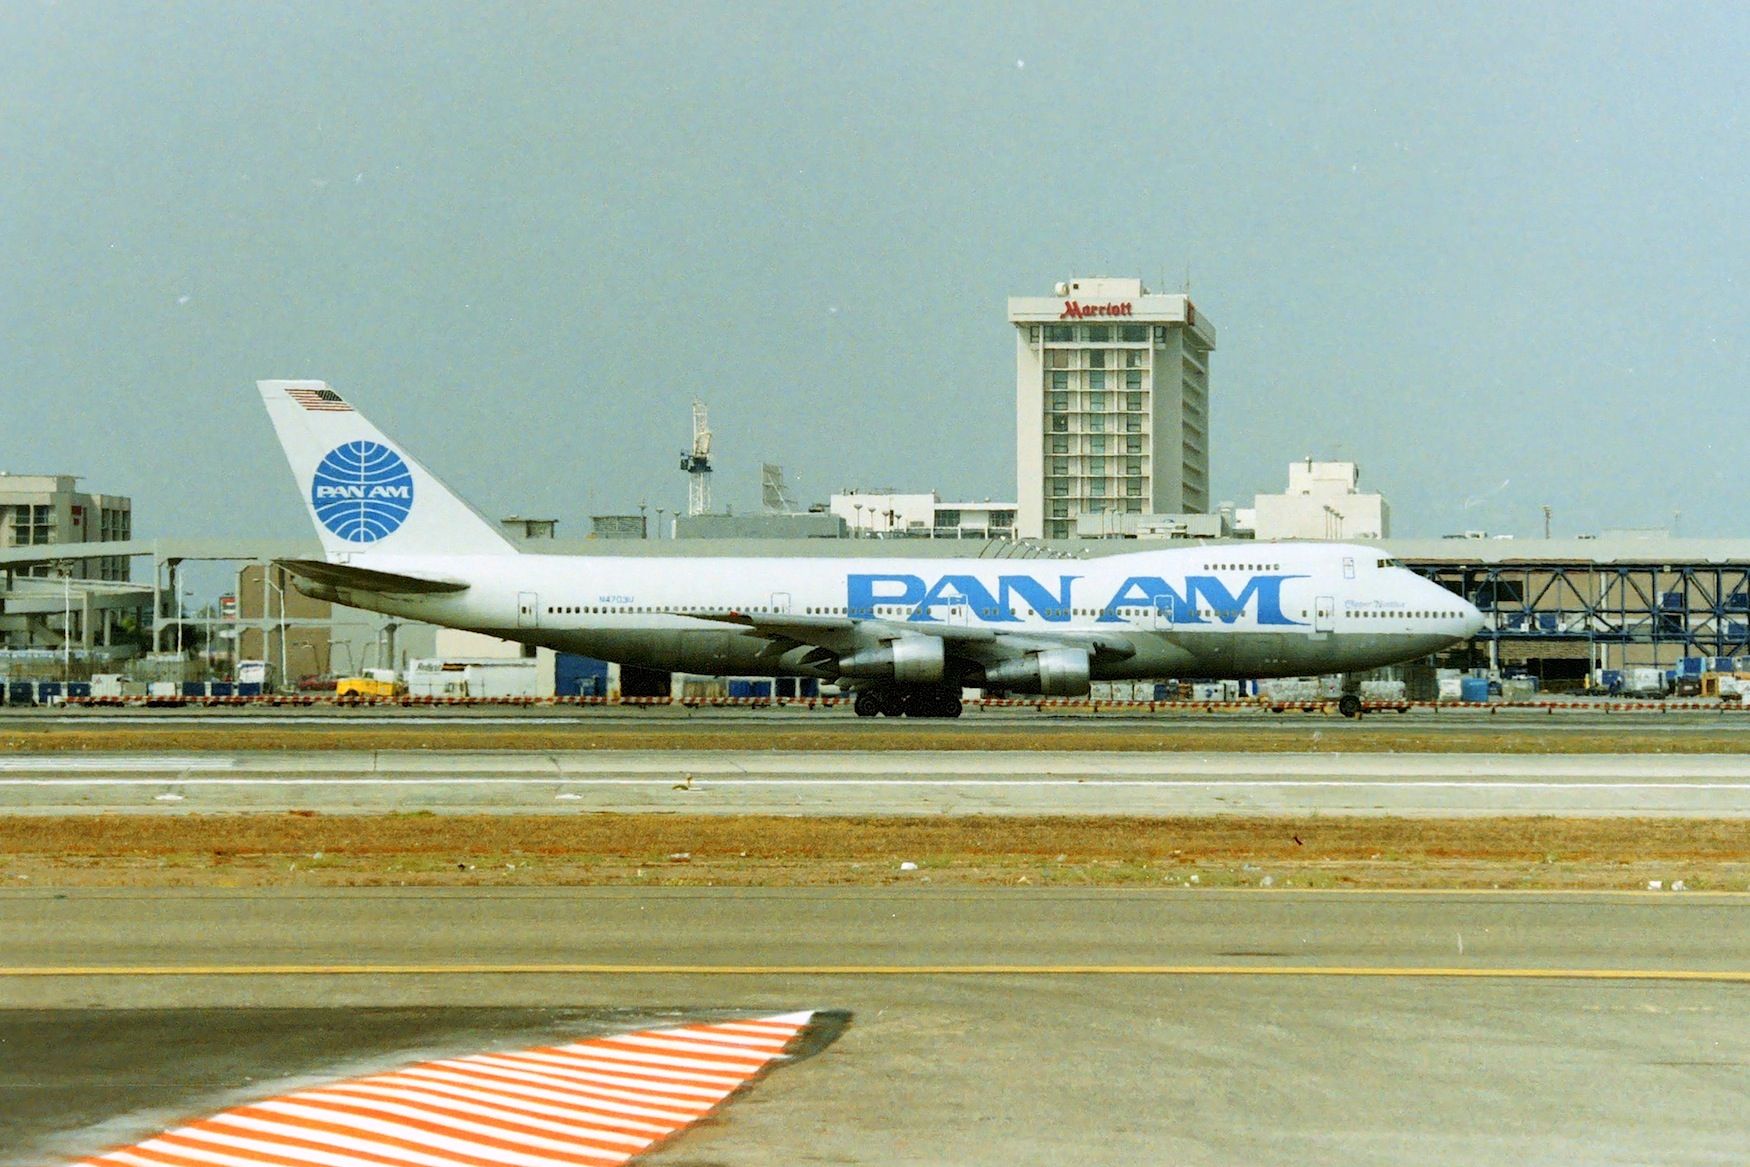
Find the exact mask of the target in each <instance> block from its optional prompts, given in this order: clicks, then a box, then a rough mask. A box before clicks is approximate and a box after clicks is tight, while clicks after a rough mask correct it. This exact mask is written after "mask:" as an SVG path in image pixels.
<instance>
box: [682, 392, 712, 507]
mask: <svg viewBox="0 0 1750 1167" xmlns="http://www.w3.org/2000/svg"><path fill="white" fill-rule="evenodd" d="M681 469H682V470H685V471H686V472H687V514H689V515H703V514H709V513H710V511H711V425H710V422H709V421H708V420H707V419H706V417H705V403H704V402H703V401H700V400H699V399H698V398H696V397H695V398H693V448H692V450H691V451H690V452H685V451H683V452H682V454H681Z"/></svg>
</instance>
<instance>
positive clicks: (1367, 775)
mask: <svg viewBox="0 0 1750 1167" xmlns="http://www.w3.org/2000/svg"><path fill="white" fill-rule="evenodd" d="M300 809H301V810H316V811H322V812H325V813H335V814H342V813H386V812H395V811H403V812H404V811H421V810H429V811H436V812H452V813H456V812H468V813H522V814H540V813H548V814H550V813H564V812H573V811H618V812H639V811H661V812H675V811H681V812H686V813H724V814H748V813H767V814H808V815H883V814H896V815H923V814H943V813H947V814H1023V815H1026V814H1041V815H1044V814H1051V815H1062V814H1088V815H1123V814H1146V815H1187V814H1297V815H1298V814H1314V813H1317V814H1362V815H1367V814H1390V815H1443V816H1444V815H1480V814H1552V815H1585V816H1596V815H1643V816H1708V817H1729V818H1743V817H1750V772H1747V767H1746V763H1745V761H1744V759H1742V758H1739V757H1734V756H1724V755H1697V754H1562V755H1550V754H1368V753H1349V754H1345V753H1338V752H1328V753H1316V754H1313V753H1307V754H1286V753H1284V754H1272V753H1254V754H1244V753H1234V754H1190V753H1185V754H1177V753H1173V754H1165V753H1141V752H1131V753H1125V752H1103V751H1102V752H1051V751H1038V752H1023V751H892V752H884V751H872V752H860V751H800V750H798V751H789V752H775V751H723V750H719V751H695V750H614V751H574V752H553V753H542V752H524V751H490V750H477V751H454V752H442V751H425V750H405V751H346V750H311V751H283V752H250V753H236V754H225V753H219V752H211V753H208V752H190V753H182V754H170V753H164V754H156V753H140V754H64V753H63V754H14V755H9V756H0V813H3V814H81V813H99V812H113V811H128V812H135V813H187V812H221V811H285V810H300Z"/></svg>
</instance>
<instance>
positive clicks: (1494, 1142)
mask: <svg viewBox="0 0 1750 1167" xmlns="http://www.w3.org/2000/svg"><path fill="white" fill-rule="evenodd" d="M1746 908H1750V897H1746V896H1727V895H1722V896H1694V895H1677V896H1674V895H1670V894H1666V895H1663V896H1650V895H1631V894H1617V895H1580V896H1576V895H1567V896H1562V895H1526V894H1469V895H1460V894H1431V895H1430V894H1423V895H1410V894H1356V893H1348V894H1342V893H1292V892H1290V893H1276V892H1256V891H1255V892H1245V893H1217V892H1184V891H1179V892H1169V891H1148V892H1140V891H1139V892H1127V891H1105V892H1095V893H1089V892H1042V891H1032V892H1023V893H1017V892H953V893H935V894H927V893H925V894H920V893H918V892H916V891H898V890H890V889H858V890H819V891H790V892H778V891H763V892H748V891H737V892H720V891H715V890H712V889H692V890H666V891H652V890H649V889H643V890H635V891H633V890H587V891H580V890H563V891H551V892H544V891H531V890H521V891H515V890H513V891H484V890H480V891H473V890H471V891H466V892H443V893H433V892H430V891H421V892H395V891H371V892H343V893H339V894H336V893H332V892H329V893H320V894H307V893H278V892H249V893H211V892H208V893H174V892H132V891H107V892H74V893H46V892H8V893H5V894H3V895H0V936H3V937H5V944H4V947H3V949H0V965H3V966H5V970H8V971H9V972H10V973H12V974H17V973H19V972H29V973H31V974H32V975H25V976H19V975H0V1002H3V1003H4V1004H6V1005H10V1006H12V1007H13V1009H12V1010H10V1011H8V1010H0V1100H4V1102H5V1105H0V1147H4V1150H3V1151H0V1164H5V1165H6V1167H25V1165H26V1164H29V1165H31V1167H41V1165H43V1164H46V1163H50V1162H53V1161H55V1158H56V1157H57V1156H63V1155H71V1154H77V1153H84V1152H88V1151H90V1150H93V1149H96V1146H97V1145H98V1144H99V1143H106V1142H113V1141H115V1140H116V1139H119V1138H124V1137H129V1136H132V1135H135V1134H137V1133H140V1131H142V1130H144V1129H156V1127H157V1126H159V1125H162V1124H163V1122H164V1121H166V1120H167V1119H174V1118H178V1117H186V1116H188V1115H190V1114H193V1113H199V1112H202V1111H205V1110H209V1109H213V1108H215V1107H217V1106H220V1105H226V1104H231V1103H233V1102H234V1101H236V1100H237V1099H238V1098H239V1097H240V1096H244V1097H246V1096H250V1095H251V1094H252V1092H253V1093H270V1092H275V1091H278V1090H280V1089H283V1088H284V1087H285V1086H286V1085H287V1084H288V1083H294V1082H299V1081H311V1080H317V1079H321V1078H323V1077H325V1076H337V1075H340V1074H348V1073H354V1072H361V1071H363V1070H368V1069H373V1068H382V1067H385V1066H389V1065H394V1064H398V1063H399V1062H402V1061H410V1060H414V1059H415V1058H418V1057H423V1056H428V1055H431V1054H434V1053H436V1054H441V1053H446V1052H447V1053H460V1052H464V1051H472V1050H475V1049H479V1048H481V1047H482V1046H483V1045H497V1044H500V1043H521V1042H524V1041H525V1040H526V1039H527V1038H528V1037H529V1035H530V1034H532V1033H538V1032H551V1031H553V1030H555V1029H562V1028H563V1027H564V1026H565V1025H581V1026H586V1027H587V1026H590V1025H600V1024H603V1023H604V1022H603V1017H604V1016H612V1017H621V1016H628V1014H607V1015H603V1014H598V1013H597V1012H595V1011H597V1010H604V1009H606V1010H632V1011H635V1013H637V1014H642V1012H643V1011H655V1012H656V1013H657V1014H658V1015H660V1016H663V1017H686V1016H689V1015H691V1014H692V1013H701V1014H704V1013H710V1014H715V1013H716V1011H719V1010H730V1011H742V1010H755V1011H758V1010H789V1009H803V1008H830V1009H842V1010H848V1011H850V1012H851V1014H852V1021H851V1025H850V1028H849V1030H848V1031H847V1032H846V1033H845V1034H844V1035H843V1037H841V1038H840V1040H839V1041H838V1042H837V1043H836V1044H835V1045H833V1046H831V1047H830V1048H829V1049H827V1050H826V1051H825V1052H824V1053H822V1054H821V1055H820V1056H819V1057H816V1058H813V1059H812V1060H810V1061H807V1062H805V1063H802V1064H800V1065H798V1066H795V1067H793V1068H791V1069H787V1070H785V1071H784V1072H783V1073H782V1074H779V1075H776V1076H774V1077H773V1078H771V1079H769V1080H768V1081H767V1082H765V1083H764V1084H762V1086H761V1087H760V1089H759V1090H758V1091H757V1092H756V1093H755V1094H754V1095H752V1096H750V1097H749V1098H748V1099H747V1100H746V1101H744V1102H742V1103H738V1104H737V1105H736V1106H735V1107H732V1108H731V1109H730V1110H729V1111H728V1112H726V1115H725V1117H724V1119H723V1120H722V1121H721V1122H719V1123H716V1124H714V1125H711V1126H709V1127H707V1128H704V1129H701V1130H698V1131H695V1132H693V1133H690V1134H688V1135H686V1136H684V1137H683V1138H682V1139H681V1140H680V1141H679V1142H677V1143H676V1144H674V1145H673V1146H672V1147H670V1148H669V1149H667V1150H664V1151H661V1152H658V1153H657V1155H656V1156H655V1157H654V1158H653V1159H652V1160H651V1161H652V1162H655V1163H668V1164H702V1163H711V1164H720V1165H723V1167H733V1165H737V1164H755V1163H758V1164H770V1163H850V1164H923V1163H956V1164H966V1165H969V1167H978V1165H982V1164H1058V1163H1064V1162H1077V1163H1142V1162H1151V1163H1152V1162H1174V1163H1187V1164H1217V1163H1220V1164H1229V1163H1236V1162H1259V1163H1263V1162H1269V1163H1286V1162H1296V1163H1311V1164H1321V1163H1345V1164H1354V1163H1362V1164H1374V1163H1380V1164H1384V1163H1403V1162H1412V1161H1413V1162H1464V1163H1482V1164H1493V1163H1500V1164H1514V1165H1516V1167H1517V1165H1520V1164H1525V1163H1539V1162H1549V1163H1571V1162H1588V1163H1614V1162H1620V1163H1640V1162H1660V1163H1732V1162H1738V1161H1741V1158H1742V1153H1743V1148H1744V1146H1745V1145H1746V1144H1747V1142H1750V1118H1747V1116H1750V1008H1747V1006H1750V926H1747V925H1746V919H1747V918H1750V917H1747V915H1746ZM288 966H289V967H288ZM391 966H394V967H393V968H391ZM1089 966H1094V968H1091V967H1089ZM583 968H588V969H591V970H593V971H588V972H584V971H578V970H580V969H583ZM1095 968H1097V969H1101V970H1107V971H1095ZM1710 978H1711V979H1710ZM318 1005H319V1006H325V1007H326V1008H314V1006H318ZM282 1009H285V1010H290V1011H288V1012H280V1011H279V1010H282ZM379 1010H381V1012H379Z"/></svg>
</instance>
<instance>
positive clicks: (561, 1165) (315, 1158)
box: [73, 1012, 814, 1167]
mask: <svg viewBox="0 0 1750 1167" xmlns="http://www.w3.org/2000/svg"><path fill="white" fill-rule="evenodd" d="M813 1017H814V1014H813V1013H812V1012H804V1013H786V1014H781V1015H779V1016H775V1017H758V1018H749V1019H746V1020H740V1021H720V1022H713V1023H710V1024H700V1025H685V1026H681V1027H678V1028H675V1029H646V1030H640V1031H638V1032H636V1033H621V1034H614V1035H610V1036H606V1037H594V1038H589V1039H587V1040H585V1041H579V1042H573V1043H571V1044H568V1045H558V1046H539V1047H536V1048H534V1049H525V1050H516V1051H512V1052H509V1053H486V1054H476V1055H473V1056H471V1057H462V1058H445V1059H443V1060H441V1061H435V1062H422V1063H420V1064H418V1065H413V1066H408V1067H406V1068H405V1069H400V1070H395V1071H392V1072H390V1073H386V1074H373V1075H371V1076H369V1077H365V1078H353V1079H350V1080H348V1081H344V1082H336V1083H334V1084H333V1085H329V1086H322V1087H318V1088H316V1089H312V1090H299V1091H297V1092H295V1093H292V1094H282V1095H280V1096H278V1097H275V1098H267V1099H263V1100H262V1101H260V1102H254V1103H250V1104H248V1105H246V1106H239V1107H236V1108H234V1109H232V1110H227V1111H223V1112H222V1113H219V1114H215V1115H213V1116H212V1117H211V1118H207V1119H202V1120H200V1121H199V1122H192V1123H189V1124H188V1125H186V1126H180V1127H177V1128H175V1129H174V1130H169V1131H165V1132H164V1133H163V1134H161V1135H157V1136H155V1137H153V1138H150V1139H147V1140H145V1141H144V1142H142V1143H137V1144H135V1145H134V1146H131V1147H121V1148H118V1149H116V1150H113V1151H109V1152H107V1153H105V1154H101V1155H96V1156H94V1157H92V1158H89V1159H82V1160H80V1161H79V1162H78V1163H77V1164H74V1165H73V1167H606V1165H610V1164H617V1163H625V1162H628V1161H629V1160H631V1159H632V1157H633V1156H635V1155H638V1154H641V1153H642V1152H644V1151H647V1150H649V1149H650V1148H652V1147H654V1146H656V1145H657V1144H658V1143H660V1142H662V1141H663V1140H664V1139H667V1138H669V1137H670V1136H671V1135H674V1134H675V1133H676V1132H678V1131H680V1130H683V1129H684V1128H686V1127H688V1126H690V1125H692V1124H693V1123H695V1122H697V1121H698V1120H699V1119H701V1118H703V1117H704V1116H705V1115H707V1114H709V1113H710V1112H711V1111H712V1110H714V1109H715V1108H716V1107H717V1106H718V1105H720V1104H721V1103H722V1102H723V1101H724V1100H725V1099H727V1098H728V1097H729V1096H730V1095H731V1094H733V1093H735V1091H736V1090H738V1089H740V1088H741V1087H742V1086H744V1085H746V1084H747V1083H748V1082H749V1081H751V1080H752V1079H753V1078H754V1077H756V1076H757V1075H759V1074H760V1073H762V1072H763V1071H764V1070H766V1069H767V1068H768V1067H770V1066H771V1065H772V1064H773V1063H774V1062H776V1061H779V1060H780V1059H782V1058H783V1057H784V1056H785V1051H786V1050H787V1049H788V1048H789V1047H790V1046H791V1044H792V1043H793V1042H794V1041H795V1040H796V1039H797V1037H798V1036H799V1035H800V1034H801V1033H802V1031H803V1030H804V1029H805V1028H807V1026H808V1024H809V1022H810V1020H811V1019H812V1018H813Z"/></svg>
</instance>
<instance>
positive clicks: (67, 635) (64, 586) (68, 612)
mask: <svg viewBox="0 0 1750 1167" xmlns="http://www.w3.org/2000/svg"><path fill="white" fill-rule="evenodd" d="M60 566H61V696H63V697H65V696H66V695H67V685H68V684H69V683H71V682H72V680H73V564H72V562H71V561H70V560H66V559H63V560H61V564H60Z"/></svg>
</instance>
